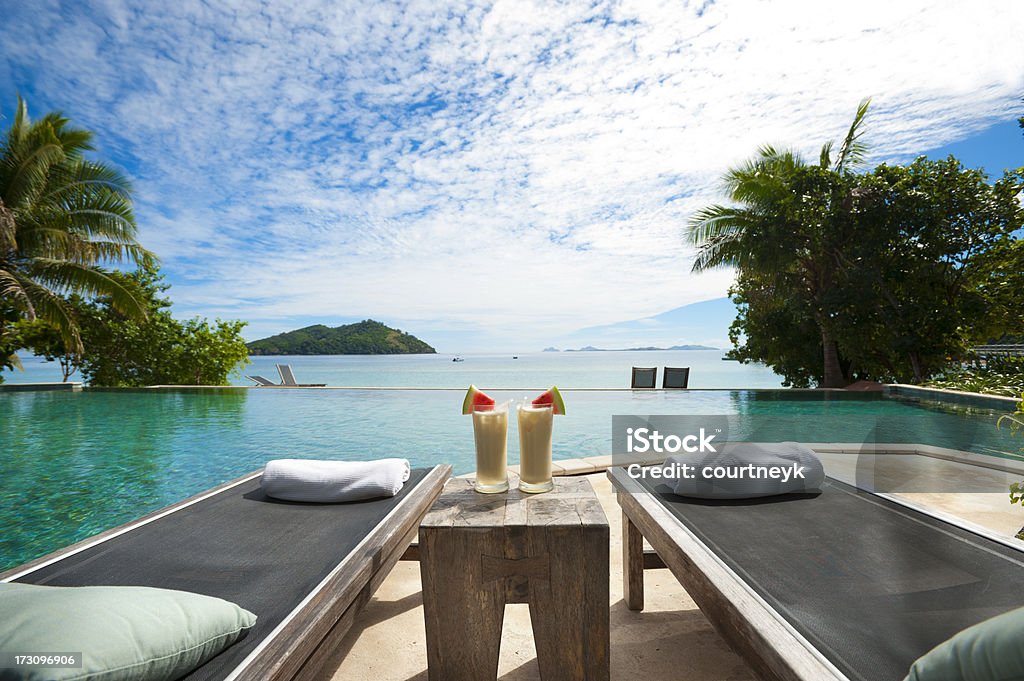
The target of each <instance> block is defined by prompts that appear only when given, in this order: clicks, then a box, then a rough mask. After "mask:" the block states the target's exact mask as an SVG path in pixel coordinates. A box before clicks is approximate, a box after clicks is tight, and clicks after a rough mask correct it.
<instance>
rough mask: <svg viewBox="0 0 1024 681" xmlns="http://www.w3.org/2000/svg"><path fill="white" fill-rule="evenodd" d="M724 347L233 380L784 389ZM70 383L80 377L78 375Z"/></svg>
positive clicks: (342, 365) (433, 358)
mask: <svg viewBox="0 0 1024 681" xmlns="http://www.w3.org/2000/svg"><path fill="white" fill-rule="evenodd" d="M722 355H723V352H722V351H721V350H672V351H670V350H664V351H641V352H532V353H522V354H519V355H517V357H518V359H513V355H511V354H500V355H494V354H468V355H461V357H462V359H463V360H464V361H462V362H453V361H452V359H453V357H454V356H453V355H446V354H437V355H314V356H280V357H252V358H251V360H252V363H251V364H249V365H248V366H245V367H243V368H241V369H240V370H239V371H238V372H237V373H236V374H235V375H234V376H232V377H231V383H232V384H233V385H253V382H252V381H249V380H247V379H246V378H245V376H246V375H253V374H255V375H260V376H264V377H265V378H268V379H270V380H272V381H275V382H277V381H279V380H280V379H279V378H278V373H277V370H276V369H275V367H274V365H275V364H278V363H281V364H290V365H291V367H292V369H293V370H294V372H295V376H296V378H297V380H298V381H299V382H300V383H326V384H327V385H329V386H337V387H358V388H363V387H411V388H465V387H466V386H468V385H469V384H470V383H474V384H476V385H477V386H479V387H481V388H483V389H484V390H487V389H499V388H501V389H524V390H525V389H530V390H536V391H540V390H543V389H546V388H548V387H550V386H552V385H557V386H558V387H559V388H628V387H629V381H630V374H631V369H632V367H634V366H636V367H659V376H658V381H659V385H660V382H661V374H660V371H661V370H660V367H665V366H673V367H690V387H691V388H778V387H780V386H781V385H782V378H781V377H780V376H778V375H777V374H775V373H774V372H773V371H772V370H771V369H769V368H767V367H765V366H762V365H755V364H740V363H739V362H731V361H723V360H722ZM22 362H23V364H24V366H25V371H23V372H22V371H7V372H4V373H3V378H4V381H5V382H8V383H37V382H51V381H60V380H61V373H60V369H59V367H57V366H56V365H55V364H54V363H52V362H45V361H43V360H41V359H40V358H37V357H24V358H23V359H22ZM71 380H81V378H80V377H77V376H72V378H71Z"/></svg>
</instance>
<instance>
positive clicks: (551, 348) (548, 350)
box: [543, 347, 559, 352]
mask: <svg viewBox="0 0 1024 681" xmlns="http://www.w3.org/2000/svg"><path fill="white" fill-rule="evenodd" d="M543 352H559V350H558V348H556V347H550V348H544V350H543Z"/></svg>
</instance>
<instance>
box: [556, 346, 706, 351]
mask: <svg viewBox="0 0 1024 681" xmlns="http://www.w3.org/2000/svg"><path fill="white" fill-rule="evenodd" d="M720 349H721V348H712V347H710V346H707V345H673V346H672V347H670V348H655V347H646V348H595V347H594V346H593V345H587V346H585V347H582V348H580V349H579V350H565V352H649V351H653V350H720Z"/></svg>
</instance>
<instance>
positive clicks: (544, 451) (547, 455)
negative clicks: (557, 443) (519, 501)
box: [516, 403, 555, 493]
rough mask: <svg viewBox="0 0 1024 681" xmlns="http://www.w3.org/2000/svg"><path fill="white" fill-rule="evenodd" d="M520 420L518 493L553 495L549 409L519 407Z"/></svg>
mask: <svg viewBox="0 0 1024 681" xmlns="http://www.w3.org/2000/svg"><path fill="white" fill-rule="evenodd" d="M516 412H517V413H516V415H517V416H518V419H519V489H520V491H523V492H530V493H534V492H550V491H551V490H552V489H554V487H555V484H554V483H553V482H552V481H551V422H552V416H553V413H554V412H553V410H552V409H551V407H550V406H547V407H534V406H532V405H530V404H528V403H523V404H519V405H516Z"/></svg>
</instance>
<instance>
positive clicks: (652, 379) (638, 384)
mask: <svg viewBox="0 0 1024 681" xmlns="http://www.w3.org/2000/svg"><path fill="white" fill-rule="evenodd" d="M657 382H658V367H633V375H632V378H631V379H630V381H629V387H630V388H632V389H634V390H636V389H650V390H653V389H654V388H655V387H657Z"/></svg>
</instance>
